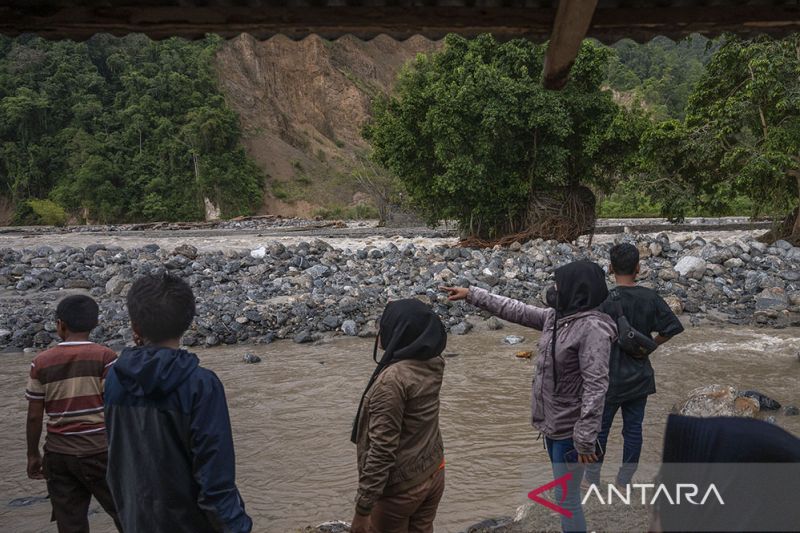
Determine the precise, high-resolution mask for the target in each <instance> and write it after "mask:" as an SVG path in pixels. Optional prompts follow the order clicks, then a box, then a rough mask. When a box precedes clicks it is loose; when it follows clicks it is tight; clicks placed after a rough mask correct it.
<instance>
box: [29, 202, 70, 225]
mask: <svg viewBox="0 0 800 533" xmlns="http://www.w3.org/2000/svg"><path fill="white" fill-rule="evenodd" d="M27 204H28V207H30V209H31V211H33V214H34V215H35V216H36V222H38V223H40V224H45V225H47V226H63V225H65V224H66V223H67V212H66V211H64V208H63V207H61V206H60V205H58V204H57V203H55V202H53V201H50V200H37V199H31V200H28V202H27Z"/></svg>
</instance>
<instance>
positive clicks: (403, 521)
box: [370, 468, 444, 533]
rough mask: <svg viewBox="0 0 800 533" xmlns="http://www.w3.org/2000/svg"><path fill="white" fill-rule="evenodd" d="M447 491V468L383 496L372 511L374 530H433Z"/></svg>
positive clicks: (397, 532) (409, 532)
mask: <svg viewBox="0 0 800 533" xmlns="http://www.w3.org/2000/svg"><path fill="white" fill-rule="evenodd" d="M442 493H444V468H440V469H439V470H438V471H437V472H436V473H435V474H433V475H432V476H431V477H429V478H428V479H427V480H426V481H423V482H422V483H420V484H419V485H417V486H415V487H411V488H410V489H408V490H407V491H405V492H402V493H400V494H395V495H394V496H383V497H381V499H380V500H378V501H377V503H376V504H375V507H373V508H372V513H371V514H370V523H371V526H370V531H371V533H432V532H433V520H434V518H436V510H437V509H438V508H439V501H440V500H441V499H442Z"/></svg>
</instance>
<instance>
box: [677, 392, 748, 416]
mask: <svg viewBox="0 0 800 533" xmlns="http://www.w3.org/2000/svg"><path fill="white" fill-rule="evenodd" d="M758 410H759V403H758V400H756V399H754V398H748V397H740V396H737V392H736V389H735V388H733V387H730V386H725V385H708V386H705V387H699V388H697V389H694V390H692V391H691V392H690V393H689V394H688V395H687V397H686V398H685V399H684V400H682V401H681V402H679V403H678V404H676V405H675V406H673V408H672V412H673V413H677V414H681V415H685V416H698V417H713V416H743V417H754V416H755V415H756V413H757V412H758Z"/></svg>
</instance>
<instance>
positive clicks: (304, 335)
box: [292, 329, 314, 344]
mask: <svg viewBox="0 0 800 533" xmlns="http://www.w3.org/2000/svg"><path fill="white" fill-rule="evenodd" d="M292 340H293V341H294V342H296V343H297V344H306V343H309V342H312V341H313V340H314V337H313V336H312V335H311V331H310V330H307V329H304V330H303V331H301V332H300V333H298V334H297V335H295V336H294V338H293V339H292Z"/></svg>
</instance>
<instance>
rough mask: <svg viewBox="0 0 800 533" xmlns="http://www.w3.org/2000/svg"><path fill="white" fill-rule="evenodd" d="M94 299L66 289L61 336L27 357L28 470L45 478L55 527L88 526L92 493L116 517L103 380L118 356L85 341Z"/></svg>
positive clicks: (93, 321)
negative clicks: (53, 344)
mask: <svg viewBox="0 0 800 533" xmlns="http://www.w3.org/2000/svg"><path fill="white" fill-rule="evenodd" d="M98 314H99V308H98V306H97V302H95V301H94V300H93V299H92V298H90V297H88V296H83V295H76V296H68V297H67V298H64V299H63V300H61V302H60V303H59V304H58V307H57V308H56V328H57V332H58V336H59V337H61V339H62V340H63V342H61V343H60V344H59V345H58V346H56V347H54V348H51V349H49V350H46V351H44V352H42V353H40V354H39V355H37V356H36V357H34V359H33V362H32V363H31V372H30V378H29V379H28V386H27V389H26V391H25V396H26V397H27V399H28V422H27V432H26V433H27V440H28V477H30V478H31V479H46V480H47V492H48V493H49V495H50V502H51V504H52V506H53V514H52V520H53V521H55V522H56V523H57V524H58V531H59V533H67V532H68V533H84V532H86V533H88V531H89V521H88V517H87V515H88V511H89V503H90V501H91V498H92V495H94V497H95V498H96V499H97V501H98V502H99V503H100V505H102V506H103V508H104V509H105V510H106V512H107V513H108V514H109V515H110V516H111V517H112V518H113V519H114V522H115V523H117V529H119V524H118V522H117V514H116V509H115V507H114V501H113V499H112V497H111V493H110V491H109V490H108V485H107V484H106V480H105V476H106V464H107V462H108V454H107V446H108V445H107V443H106V427H105V422H104V417H103V385H104V382H105V378H106V375H107V374H108V370H109V368H110V367H111V365H113V364H114V362H115V361H116V359H117V355H116V354H115V353H114V352H113V351H112V350H111V349H109V348H107V347H105V346H102V345H100V344H95V343H93V342H89V334H90V333H91V331H92V330H93V329H94V328H95V327H96V326H97V321H98ZM45 412H47V419H48V420H47V435H46V437H45V441H44V459H42V457H41V455H40V453H39V439H40V437H41V435H42V419H43V418H44V413H45Z"/></svg>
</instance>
